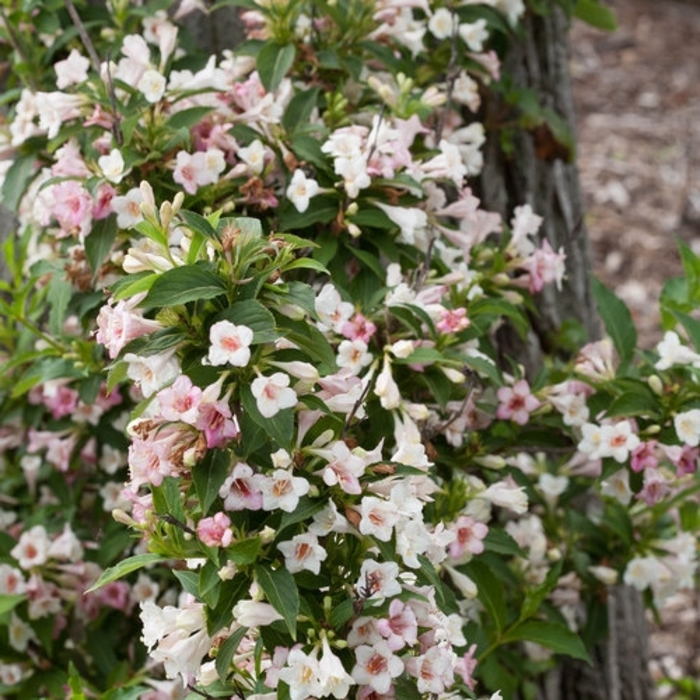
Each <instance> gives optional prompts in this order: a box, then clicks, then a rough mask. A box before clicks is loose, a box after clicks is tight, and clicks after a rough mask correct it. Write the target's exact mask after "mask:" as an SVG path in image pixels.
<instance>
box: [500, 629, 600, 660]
mask: <svg viewBox="0 0 700 700" xmlns="http://www.w3.org/2000/svg"><path fill="white" fill-rule="evenodd" d="M503 641H504V642H536V643H537V644H541V645H542V646H543V647H547V649H551V650H552V651H554V652H556V653H557V654H566V655H567V656H571V657H572V658H574V659H581V660H582V661H587V662H588V663H591V659H590V657H589V655H588V651H587V650H586V647H585V646H584V644H583V642H582V641H581V638H580V637H579V636H578V635H577V634H574V633H573V632H572V631H571V630H570V629H569V628H568V627H566V626H565V625H562V624H560V623H558V622H545V621H543V620H526V621H525V622H521V623H520V624H519V625H517V626H516V627H514V628H513V629H512V630H509V631H508V632H507V633H506V634H505V635H504V636H503Z"/></svg>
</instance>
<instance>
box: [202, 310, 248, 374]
mask: <svg viewBox="0 0 700 700" xmlns="http://www.w3.org/2000/svg"><path fill="white" fill-rule="evenodd" d="M209 342H210V343H211V346H210V347H209V354H208V355H207V359H208V361H209V364H211V365H225V364H229V365H233V366H234V367H245V366H246V365H247V364H248V362H249V361H250V347H249V346H250V344H251V343H252V342H253V331H252V329H251V328H249V327H248V326H243V325H241V326H237V325H235V324H234V323H231V321H218V322H217V323H214V324H213V325H212V327H211V328H210V329H209Z"/></svg>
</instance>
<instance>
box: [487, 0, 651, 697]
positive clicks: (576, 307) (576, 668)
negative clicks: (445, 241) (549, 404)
mask: <svg viewBox="0 0 700 700" xmlns="http://www.w3.org/2000/svg"><path fill="white" fill-rule="evenodd" d="M568 22H569V20H568V19H567V17H566V16H565V14H564V12H563V11H562V10H561V9H560V8H559V7H558V6H557V5H556V4H555V3H551V13H550V14H549V15H547V16H536V15H532V14H530V15H528V16H527V17H526V18H525V20H524V31H523V33H522V35H521V37H520V38H519V39H517V40H515V41H514V42H513V43H512V45H511V47H510V49H509V53H508V56H507V57H506V59H505V64H504V66H503V71H504V73H506V74H508V75H510V76H512V77H513V79H514V82H515V84H516V86H517V87H522V88H530V89H532V90H534V91H535V92H536V93H537V95H538V98H539V100H540V103H541V105H542V106H543V107H548V108H550V109H551V110H553V111H554V112H556V114H558V115H559V116H560V117H562V118H563V119H564V120H565V121H566V123H567V124H568V125H569V126H570V128H571V130H572V131H573V130H574V109H573V97H572V90H571V83H570V78H569V72H568V66H569V48H570V44H569V33H568V32H569V25H568ZM487 110H488V111H487V114H486V123H487V124H488V123H490V122H492V121H493V120H494V117H495V116H496V115H498V114H502V113H503V110H504V105H502V104H498V103H494V102H491V103H489V104H488V105H487ZM547 136H548V134H547V133H546V132H545V133H544V137H545V138H547ZM542 137H543V134H542V132H541V131H540V132H539V133H537V132H527V131H524V130H519V131H518V132H517V133H516V134H515V135H514V142H513V146H514V149H513V152H512V154H511V155H510V156H509V157H506V156H505V155H504V153H503V151H502V149H501V143H500V138H499V134H498V133H490V135H489V138H488V140H487V143H486V147H485V153H484V157H485V167H484V170H483V172H482V176H481V182H480V194H481V197H482V201H483V205H484V207H485V208H486V209H487V210H491V211H497V212H499V213H500V214H501V215H502V216H503V217H504V219H506V220H509V219H510V217H511V216H512V212H513V208H514V207H516V206H518V205H520V204H523V203H529V204H530V205H531V206H532V208H533V210H534V211H535V212H536V213H537V214H539V215H540V216H542V217H544V222H543V225H542V229H541V231H540V233H541V235H542V236H543V237H544V238H546V239H548V240H549V242H550V243H551V245H552V247H553V248H554V249H555V250H558V249H559V248H560V247H561V248H563V249H564V252H565V253H566V268H567V276H566V280H565V282H564V285H563V288H562V290H561V291H557V290H556V288H553V287H552V286H551V285H550V286H549V287H546V288H545V290H544V291H543V292H542V293H541V294H539V295H538V297H537V299H536V303H537V310H538V316H537V318H535V319H533V321H534V327H535V328H536V336H533V337H532V338H530V339H529V340H528V342H527V343H523V342H522V341H519V340H517V339H516V338H515V337H514V334H513V333H512V332H508V331H506V332H505V334H504V335H503V336H501V338H499V341H500V343H501V347H504V346H505V347H506V348H507V350H508V353H509V354H511V355H513V356H515V357H517V358H518V360H519V361H521V362H523V364H524V365H525V367H526V369H529V370H530V372H532V373H534V371H536V368H538V367H539V366H541V363H540V361H539V358H540V357H541V354H542V352H543V351H545V352H549V353H552V352H557V351H558V349H559V348H558V347H557V346H556V333H557V330H558V329H559V328H560V327H561V324H562V322H563V321H565V320H567V319H575V320H577V321H578V322H579V323H580V324H581V327H582V329H583V331H584V334H585V337H586V338H588V339H591V340H592V339H596V338H597V337H599V333H600V331H599V322H598V317H597V313H596V310H595V306H594V303H593V299H592V295H591V286H590V274H591V264H590V253H589V245H588V238H587V235H586V229H585V224H584V212H583V205H582V197H581V190H580V185H579V178H578V171H577V169H576V165H575V164H574V163H569V162H566V161H565V160H562V159H561V158H556V157H552V153H551V149H550V153H548V154H547V153H545V154H543V153H542V150H543V149H541V148H538V145H541V144H538V142H537V139H538V138H540V139H541V138H542ZM538 154H539V155H540V157H539V158H538ZM543 155H544V156H545V157H542V156H543ZM554 155H556V149H555V153H554ZM607 612H608V624H609V636H608V638H607V639H606V640H605V641H604V642H603V643H602V644H601V645H599V646H598V647H597V648H596V649H594V650H593V653H592V657H593V663H594V665H593V666H588V665H587V664H583V663H580V662H573V661H572V662H567V663H565V664H563V665H562V666H561V667H559V668H557V669H556V670H555V671H553V672H552V673H550V674H549V675H548V676H547V678H546V679H544V681H543V682H542V684H541V688H540V698H541V700H648V699H649V698H651V696H652V692H651V687H652V686H651V679H650V676H649V672H648V652H647V639H648V632H647V629H646V623H645V619H644V608H643V605H642V601H641V597H640V595H639V593H637V591H635V590H634V589H630V588H627V587H623V586H620V587H616V588H612V589H610V590H609V592H608V604H607Z"/></svg>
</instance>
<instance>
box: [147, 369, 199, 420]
mask: <svg viewBox="0 0 700 700" xmlns="http://www.w3.org/2000/svg"><path fill="white" fill-rule="evenodd" d="M156 396H157V398H158V403H159V405H160V414H161V416H162V417H163V418H164V419H165V420H166V421H182V422H183V423H188V424H189V425H194V424H195V423H196V422H197V420H198V418H199V405H200V403H201V401H202V390H201V389H200V388H199V387H198V386H195V385H194V384H192V380H191V379H190V378H189V377H188V376H187V375H185V374H181V375H180V376H179V377H178V378H177V379H176V380H175V381H174V382H173V383H172V384H171V385H170V386H169V387H166V388H165V389H161V390H160V391H159V392H158V394H157V395H156Z"/></svg>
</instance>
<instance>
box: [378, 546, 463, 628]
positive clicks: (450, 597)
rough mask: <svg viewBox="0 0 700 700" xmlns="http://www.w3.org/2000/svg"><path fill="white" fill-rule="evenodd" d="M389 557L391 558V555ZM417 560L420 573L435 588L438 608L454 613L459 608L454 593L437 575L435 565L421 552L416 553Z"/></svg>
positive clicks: (447, 612)
mask: <svg viewBox="0 0 700 700" xmlns="http://www.w3.org/2000/svg"><path fill="white" fill-rule="evenodd" d="M391 559H393V557H392V558H391ZM389 560H390V558H389V557H387V561H389ZM418 562H419V563H420V569H419V571H420V573H421V574H422V575H423V577H424V578H425V580H426V581H427V582H428V583H429V584H430V585H431V586H432V587H433V588H434V590H435V601H436V602H437V604H438V605H439V607H440V610H441V611H442V612H444V613H446V614H448V615H449V614H451V613H456V612H457V611H458V610H459V606H458V605H457V599H456V598H455V594H454V592H453V591H452V589H451V588H450V587H449V586H447V585H446V584H445V582H444V581H443V580H442V579H441V578H440V576H438V573H437V571H436V570H435V565H434V564H432V563H431V561H430V560H429V559H428V558H427V557H426V556H424V555H422V554H420V555H418Z"/></svg>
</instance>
